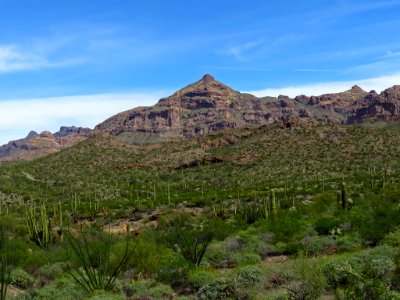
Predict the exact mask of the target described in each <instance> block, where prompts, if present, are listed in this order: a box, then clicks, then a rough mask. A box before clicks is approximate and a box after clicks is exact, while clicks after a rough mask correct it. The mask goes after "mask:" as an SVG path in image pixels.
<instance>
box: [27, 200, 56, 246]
mask: <svg viewBox="0 0 400 300" xmlns="http://www.w3.org/2000/svg"><path fill="white" fill-rule="evenodd" d="M36 212H37V210H36V207H35V205H34V204H32V205H31V207H29V208H28V209H27V210H26V223H27V225H28V230H29V238H30V239H31V241H33V242H34V243H35V244H36V245H38V246H39V247H42V248H43V247H46V246H47V245H48V244H49V243H50V242H51V222H50V218H49V216H48V214H47V210H46V206H45V205H44V203H42V204H41V205H40V210H39V216H37V215H36Z"/></svg>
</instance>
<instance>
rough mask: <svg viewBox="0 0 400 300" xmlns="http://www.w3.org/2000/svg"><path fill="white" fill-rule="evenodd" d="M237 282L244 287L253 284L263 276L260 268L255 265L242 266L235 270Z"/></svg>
mask: <svg viewBox="0 0 400 300" xmlns="http://www.w3.org/2000/svg"><path fill="white" fill-rule="evenodd" d="M235 275H236V279H237V282H238V283H239V284H240V285H243V286H245V287H251V286H254V285H255V284H256V283H258V282H260V281H261V280H262V278H263V272H262V270H261V269H260V268H259V267H257V266H251V265H249V266H244V267H241V268H239V269H237V270H235Z"/></svg>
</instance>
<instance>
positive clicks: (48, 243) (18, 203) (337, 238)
mask: <svg viewBox="0 0 400 300" xmlns="http://www.w3.org/2000/svg"><path fill="white" fill-rule="evenodd" d="M398 149H400V132H399V130H398V124H397V123H389V124H386V125H384V126H377V124H375V125H373V126H372V125H352V126H342V125H321V124H297V125H296V126H292V127H291V128H281V127H280V126H278V125H277V124H272V125H269V126H263V127H259V128H246V129H239V130H232V131H223V132H219V133H215V134H212V135H207V136H203V137H199V138H196V139H191V140H186V141H182V142H169V143H163V144H160V145H157V144H156V145H148V146H143V147H139V146H132V145H129V144H124V143H121V142H120V141H118V140H117V139H116V138H113V137H106V136H103V135H95V136H93V137H90V138H89V139H88V140H86V141H83V142H81V143H79V144H77V145H75V146H73V147H71V148H67V149H64V150H62V151H60V152H58V153H55V154H51V155H48V156H45V157H42V158H39V159H36V160H33V161H30V162H17V163H8V164H3V165H0V179H1V180H0V215H1V219H0V249H1V257H0V298H1V299H181V300H182V299H400V277H399V270H400V269H399V268H400V263H399V246H400V214H399V209H400V202H399V199H400V198H399V196H400V160H399V155H400V154H399V150H398Z"/></svg>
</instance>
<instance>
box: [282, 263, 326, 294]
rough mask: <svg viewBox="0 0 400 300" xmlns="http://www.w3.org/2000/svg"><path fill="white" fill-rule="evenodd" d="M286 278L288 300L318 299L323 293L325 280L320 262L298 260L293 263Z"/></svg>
mask: <svg viewBox="0 0 400 300" xmlns="http://www.w3.org/2000/svg"><path fill="white" fill-rule="evenodd" d="M288 273H289V274H287V277H291V278H292V280H291V281H290V282H289V283H288V284H287V286H286V288H287V290H288V295H289V299H318V298H319V297H320V296H321V295H322V294H323V293H324V291H325V288H326V285H327V284H326V279H325V277H324V276H323V269H322V265H321V264H320V262H319V261H318V260H317V259H316V258H314V259H300V260H297V261H295V262H294V265H293V266H292V268H291V269H290V270H289V271H288Z"/></svg>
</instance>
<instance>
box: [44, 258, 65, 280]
mask: <svg viewBox="0 0 400 300" xmlns="http://www.w3.org/2000/svg"><path fill="white" fill-rule="evenodd" d="M67 268H68V266H67V264H66V263H64V262H57V263H54V264H51V265H44V266H41V267H40V268H39V270H38V271H39V274H40V275H42V276H44V277H45V278H48V279H51V280H54V279H55V278H56V277H57V276H59V275H61V274H62V273H64V272H65V271H66V270H67Z"/></svg>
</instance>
